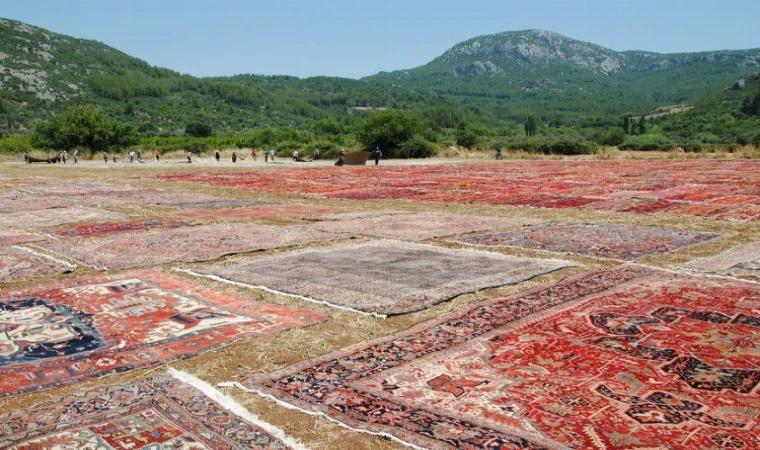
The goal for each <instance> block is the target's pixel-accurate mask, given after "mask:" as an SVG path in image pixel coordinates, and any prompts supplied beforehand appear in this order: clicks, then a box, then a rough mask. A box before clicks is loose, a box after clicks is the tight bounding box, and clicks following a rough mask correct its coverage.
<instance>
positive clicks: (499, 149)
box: [496, 145, 501, 159]
mask: <svg viewBox="0 0 760 450" xmlns="http://www.w3.org/2000/svg"><path fill="white" fill-rule="evenodd" d="M496 159H501V147H500V146H498V145H497V146H496Z"/></svg>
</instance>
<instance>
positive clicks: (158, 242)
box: [36, 224, 337, 269]
mask: <svg viewBox="0 0 760 450" xmlns="http://www.w3.org/2000/svg"><path fill="white" fill-rule="evenodd" d="M336 238H337V237H336V236H334V235H330V234H327V233H323V232H321V231H318V230H312V229H308V228H306V227H303V226H289V227H284V226H272V225H256V224H236V225H232V224H214V225H199V226H195V227H181V228H173V229H157V230H145V231H132V232H125V233H116V234H109V235H106V236H92V237H80V238H71V239H67V240H65V241H45V242H39V243H37V244H36V245H37V246H38V247H40V248H44V249H46V250H49V251H52V252H56V253H58V254H61V255H65V256H67V257H69V258H71V259H74V260H78V261H82V262H84V263H86V264H89V265H90V266H93V267H96V268H101V269H114V268H119V269H123V268H127V267H145V266H153V265H158V264H164V263H168V262H194V261H205V260H209V259H215V258H219V257H220V256H224V255H230V254H233V253H245V252H253V251H257V250H266V249H270V248H277V247H289V246H295V245H302V244H308V243H311V242H317V241H324V240H331V239H336Z"/></svg>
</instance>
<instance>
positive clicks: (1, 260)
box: [0, 246, 76, 358]
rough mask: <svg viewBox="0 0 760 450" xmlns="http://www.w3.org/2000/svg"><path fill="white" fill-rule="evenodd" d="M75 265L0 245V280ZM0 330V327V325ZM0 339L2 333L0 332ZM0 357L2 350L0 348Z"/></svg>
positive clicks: (40, 274) (62, 270)
mask: <svg viewBox="0 0 760 450" xmlns="http://www.w3.org/2000/svg"><path fill="white" fill-rule="evenodd" d="M75 268H76V267H74V266H72V265H71V264H68V263H66V262H63V261H59V260H57V259H55V258H51V257H49V256H45V255H42V254H40V253H36V252H33V251H31V250H29V249H26V248H23V247H8V246H0V282H11V281H22V280H26V279H28V278H40V277H47V276H49V275H56V274H59V273H66V272H71V271H72V270H74V269H75ZM0 330H2V327H0ZM0 340H2V335H1V334H0ZM0 358H2V351H1V350H0Z"/></svg>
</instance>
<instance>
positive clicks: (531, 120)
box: [525, 116, 538, 137]
mask: <svg viewBox="0 0 760 450" xmlns="http://www.w3.org/2000/svg"><path fill="white" fill-rule="evenodd" d="M537 130H538V123H537V122H536V117H535V116H528V118H527V119H525V135H526V136H528V137H531V136H535V135H536V131H537Z"/></svg>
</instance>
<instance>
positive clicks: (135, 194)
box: [81, 189, 225, 207]
mask: <svg viewBox="0 0 760 450" xmlns="http://www.w3.org/2000/svg"><path fill="white" fill-rule="evenodd" d="M81 201H82V202H86V203H87V204H88V205H93V206H97V205H103V206H109V205H110V206H121V205H124V206H127V205H153V206H160V207H177V206H183V205H193V204H198V203H221V202H224V201H225V200H224V199H222V198H218V197H212V196H210V195H203V194H194V193H186V192H176V191H164V190H156V189H141V190H139V191H126V192H97V193H94V194H92V195H87V196H86V197H82V199H81Z"/></svg>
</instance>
